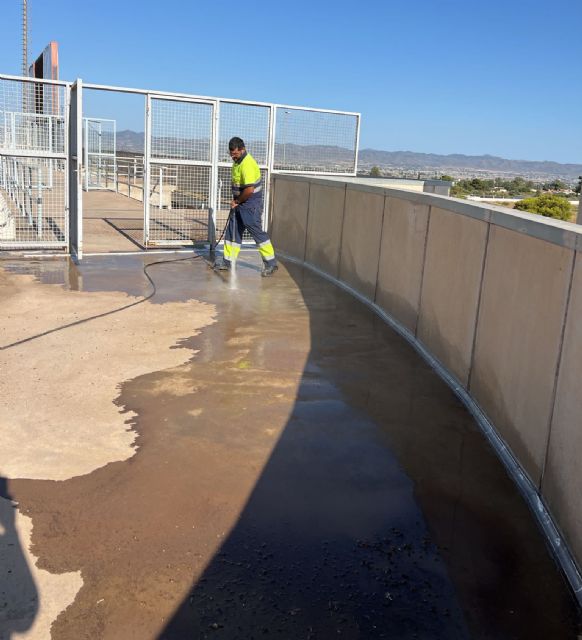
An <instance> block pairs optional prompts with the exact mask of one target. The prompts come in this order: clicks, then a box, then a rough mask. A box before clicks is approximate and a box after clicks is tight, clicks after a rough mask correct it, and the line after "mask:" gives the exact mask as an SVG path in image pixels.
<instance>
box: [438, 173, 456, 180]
mask: <svg viewBox="0 0 582 640" xmlns="http://www.w3.org/2000/svg"><path fill="white" fill-rule="evenodd" d="M439 179H440V180H445V181H446V182H454V181H455V179H454V178H453V176H449V175H447V174H446V173H443V175H442V176H441V177H440V178H439Z"/></svg>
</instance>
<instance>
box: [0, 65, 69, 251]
mask: <svg viewBox="0 0 582 640" xmlns="http://www.w3.org/2000/svg"><path fill="white" fill-rule="evenodd" d="M68 98H69V85H68V84H67V83H61V82H54V81H40V80H32V79H25V78H7V77H3V76H0V248H26V247H59V248H67V247H68V235H69V225H68V174H67V161H68V149H67V140H68V135H67V134H68V130H67V129H68V109H67V107H68Z"/></svg>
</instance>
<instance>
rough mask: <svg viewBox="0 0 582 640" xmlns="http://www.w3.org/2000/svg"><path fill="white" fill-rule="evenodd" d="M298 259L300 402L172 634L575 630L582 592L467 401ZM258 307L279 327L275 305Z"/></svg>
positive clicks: (264, 324)
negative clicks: (303, 356) (552, 553)
mask: <svg viewBox="0 0 582 640" xmlns="http://www.w3.org/2000/svg"><path fill="white" fill-rule="evenodd" d="M287 268H288V271H289V273H290V275H291V276H292V278H293V280H294V282H295V284H296V286H297V287H298V289H299V290H300V292H301V296H302V298H303V301H304V303H305V305H306V307H307V310H308V313H309V322H310V331H311V351H310V353H309V357H308V361H307V364H306V366H305V369H304V372H303V376H302V379H301V382H300V385H299V389H298V392H297V398H296V401H295V404H294V407H293V409H292V413H291V415H290V417H289V420H288V422H287V424H286V427H285V429H284V431H283V433H282V435H281V437H280V439H279V441H278V442H277V444H276V447H275V449H274V451H273V453H272V455H271V457H270V459H269V460H268V463H267V464H266V466H265V468H264V470H263V472H262V474H261V475H260V478H259V479H258V481H257V483H256V486H255V488H254V490H253V492H252V494H251V496H250V498H249V500H248V503H247V504H246V506H245V508H244V510H243V512H242V513H241V515H240V517H239V519H238V521H237V523H236V525H235V526H234V528H233V529H232V530H231V531H230V534H229V535H228V537H227V539H226V540H225V542H224V544H223V545H222V547H221V548H220V550H219V552H218V553H217V554H216V555H215V556H214V557H213V558H212V560H211V561H210V563H209V564H208V566H207V567H206V569H205V571H204V572H203V575H202V577H201V578H200V579H198V580H196V581H195V582H194V584H193V585H192V589H191V591H190V593H189V595H188V597H187V598H185V599H184V601H183V602H182V603H181V605H180V606H179V607H178V608H177V610H176V612H175V614H174V616H173V618H172V620H171V621H170V622H169V623H168V624H167V626H166V628H165V629H164V631H163V632H162V633H161V634H159V636H158V637H159V639H160V640H170V639H182V638H214V637H216V638H228V639H229V640H231V639H232V640H234V639H236V638H239V639H241V640H242V639H245V640H250V639H252V638H263V637H279V638H289V639H291V638H292V639H299V638H331V637H337V636H341V637H345V638H350V639H356V638H357V639H368V638H398V639H408V638H423V639H427V638H430V639H445V638H446V639H448V638H469V637H471V638H496V639H497V640H500V639H505V638H507V639H509V638H528V639H529V640H531V639H532V638H576V628H577V611H576V607H575V605H574V602H573V599H572V598H571V595H570V594H569V591H568V589H567V587H566V585H565V583H564V582H563V579H562V577H561V575H560V574H559V572H558V571H557V569H556V567H555V565H554V563H553V561H552V560H551V559H550V557H549V555H548V552H547V550H546V548H545V545H544V543H543V540H542V538H541V536H540V535H539V532H538V530H537V529H536V527H535V524H534V522H533V519H532V517H531V516H530V514H529V512H528V510H527V508H526V506H525V505H524V503H523V501H522V500H521V498H520V496H519V494H518V493H517V491H516V489H515V487H514V486H513V484H512V483H511V481H510V480H509V479H508V477H507V476H506V474H505V472H504V470H503V469H502V467H501V465H500V463H499V462H498V460H497V459H496V457H495V455H494V454H493V452H492V451H491V450H490V449H489V447H488V445H487V444H486V443H485V441H484V438H483V437H482V436H481V434H480V433H479V431H478V430H477V427H476V426H475V424H474V423H473V420H472V418H471V417H470V416H469V415H468V414H467V412H466V410H465V409H464V407H462V405H461V404H460V403H459V401H458V400H457V398H456V397H455V396H454V395H453V394H452V392H451V391H450V390H449V389H448V388H447V387H446V386H445V385H444V384H443V383H442V381H441V380H440V379H439V378H438V377H437V376H436V374H435V373H434V372H433V371H432V370H430V369H429V368H428V367H427V366H426V365H425V364H424V362H422V361H421V360H420V358H419V357H418V356H417V354H416V353H415V352H414V351H413V350H412V349H411V348H410V347H409V346H408V345H407V344H406V343H405V342H404V341H403V340H402V339H401V338H400V337H398V336H397V335H396V334H395V333H394V332H393V331H391V330H389V329H388V328H387V327H386V325H385V324H384V323H383V322H382V321H381V320H379V319H378V318H377V317H376V316H375V315H374V314H373V313H371V312H370V311H369V310H368V309H366V308H365V307H364V306H363V305H361V304H360V303H358V302H357V301H355V300H354V299H353V298H351V297H350V296H349V295H347V294H346V293H344V292H342V291H341V290H339V289H337V288H336V287H334V286H332V285H330V284H329V283H327V282H325V281H323V280H322V279H321V278H319V277H318V276H315V275H313V274H311V273H310V272H308V271H306V270H303V269H302V268H300V267H297V266H295V265H287ZM282 286H283V284H282V283H278V282H274V283H273V285H272V287H273V289H276V288H277V287H282ZM274 297H275V299H276V296H274ZM258 304H259V306H260V302H259V303H258ZM260 311H261V310H260V309H258V310H257V313H256V316H255V317H253V318H249V319H248V320H249V321H250V322H252V323H256V325H257V326H256V328H257V331H258V332H259V333H260V332H263V333H264V335H267V334H268V332H269V330H270V329H269V314H275V315H276V314H277V309H276V308H275V307H274V306H273V305H272V304H271V306H269V307H267V308H265V309H263V313H262V314H261V312H260ZM265 314H266V315H265ZM253 326H254V324H253ZM265 344H266V346H265V348H266V349H268V341H266V342H265ZM262 357H264V359H265V361H267V362H268V361H269V358H276V357H277V353H276V352H273V353H269V352H268V351H267V352H266V353H263V354H262ZM255 364H256V363H252V365H251V366H254V365H255ZM257 401H258V402H260V396H259V399H258V400H257ZM241 419H244V418H243V417H242V414H241ZM239 426H240V425H239ZM243 426H244V425H243Z"/></svg>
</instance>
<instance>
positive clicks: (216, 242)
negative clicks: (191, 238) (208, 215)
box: [208, 208, 234, 267]
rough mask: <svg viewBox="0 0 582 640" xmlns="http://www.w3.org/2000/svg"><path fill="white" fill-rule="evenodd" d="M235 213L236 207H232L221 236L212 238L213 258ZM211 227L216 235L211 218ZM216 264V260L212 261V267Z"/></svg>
mask: <svg viewBox="0 0 582 640" xmlns="http://www.w3.org/2000/svg"><path fill="white" fill-rule="evenodd" d="M233 213H234V208H232V209H231V210H230V211H229V212H228V218H227V219H226V224H225V225H224V229H223V230H222V233H221V234H220V237H219V238H218V240H213V239H212V238H210V257H211V258H213V257H214V256H215V254H216V247H218V245H219V244H220V241H221V240H222V238H223V237H224V234H225V233H226V230H227V229H228V225H229V224H230V219H231V218H232V216H233ZM208 226H209V228H210V229H212V231H213V234H212V235H214V224H212V221H211V220H209V225H208ZM214 265H215V261H213V262H212V265H211V266H212V267H214Z"/></svg>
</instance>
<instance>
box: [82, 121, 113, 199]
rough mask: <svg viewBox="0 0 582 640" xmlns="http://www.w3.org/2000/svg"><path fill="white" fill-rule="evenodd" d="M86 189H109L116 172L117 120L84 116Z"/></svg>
mask: <svg viewBox="0 0 582 640" xmlns="http://www.w3.org/2000/svg"><path fill="white" fill-rule="evenodd" d="M83 134H84V135H83V141H84V142H83V149H84V154H85V158H84V162H83V165H84V189H85V191H89V190H90V189H108V188H109V179H110V178H111V177H112V176H114V175H115V173H116V166H115V165H116V131H115V120H109V119H105V118H83Z"/></svg>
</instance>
